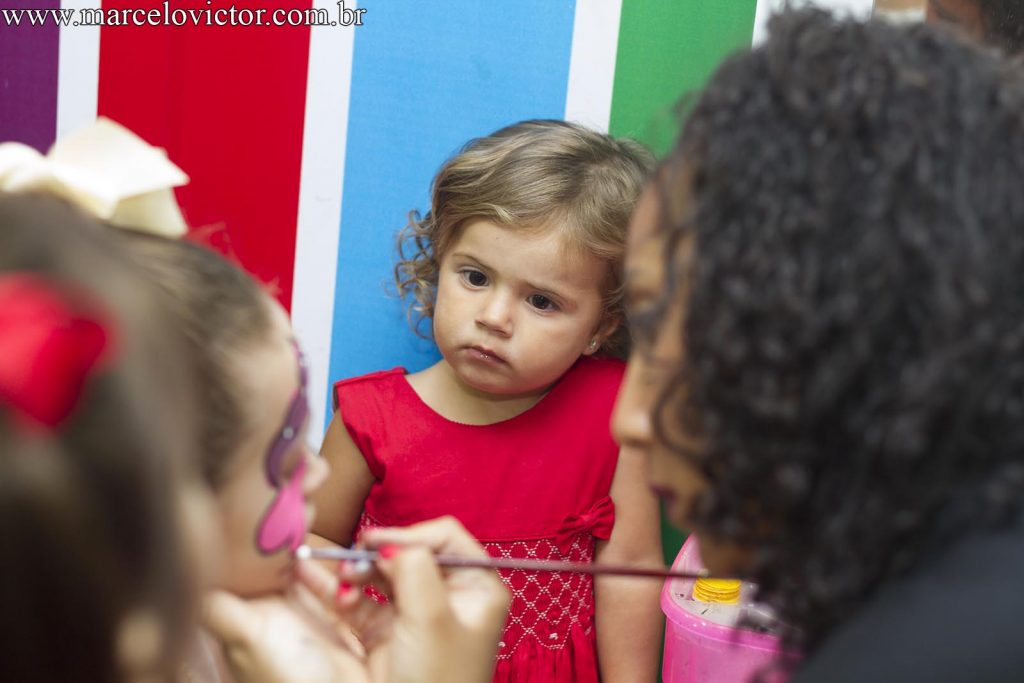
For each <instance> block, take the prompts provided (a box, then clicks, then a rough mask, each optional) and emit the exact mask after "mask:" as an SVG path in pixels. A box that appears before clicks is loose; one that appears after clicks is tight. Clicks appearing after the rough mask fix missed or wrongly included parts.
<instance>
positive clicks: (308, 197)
mask: <svg viewBox="0 0 1024 683" xmlns="http://www.w3.org/2000/svg"><path fill="white" fill-rule="evenodd" d="M355 6H356V3H355V2H352V1H351V0H349V1H348V2H346V3H345V7H346V8H349V9H352V8H354V7H355ZM313 7H314V9H318V8H324V9H326V10H327V11H328V12H329V13H330V14H331V16H337V14H338V4H337V2H336V0H315V1H314V3H313ZM354 40H355V29H354V28H353V27H341V26H337V27H335V26H323V27H313V28H312V29H311V34H310V41H309V76H308V81H307V84H306V119H305V126H304V129H303V139H302V176H301V182H300V186H299V216H298V228H297V235H296V240H295V279H294V289H293V291H292V326H293V328H294V329H295V335H296V337H297V338H298V339H299V340H300V342H301V343H302V348H303V350H304V351H305V354H306V358H307V361H308V363H309V404H310V426H311V429H310V441H311V444H312V445H313V446H314V447H315V448H316V449H317V450H319V448H320V439H321V437H322V436H323V432H322V431H321V430H322V428H323V426H324V417H325V415H324V408H325V405H326V403H325V402H326V400H327V391H328V376H327V375H328V372H329V370H330V360H331V328H332V325H333V322H334V288H335V286H336V284H337V279H336V275H337V270H338V238H339V230H338V228H339V226H340V221H341V192H342V183H343V181H344V175H345V146H346V142H347V138H348V109H349V107H348V104H349V93H350V90H351V84H352V50H353V44H354Z"/></svg>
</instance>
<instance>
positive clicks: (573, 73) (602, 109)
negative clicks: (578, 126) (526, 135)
mask: <svg viewBox="0 0 1024 683" xmlns="http://www.w3.org/2000/svg"><path fill="white" fill-rule="evenodd" d="M621 15H622V0H576V14H575V17H574V18H573V30H572V55H571V57H570V59H569V88H568V91H567V92H566V96H565V120H566V121H576V122H577V123H582V124H585V125H587V126H590V127H592V128H596V129H597V130H600V131H602V132H604V131H607V130H608V122H609V120H610V119H611V114H612V84H613V83H614V81H615V57H616V53H617V51H618V46H619V18H620V16H621Z"/></svg>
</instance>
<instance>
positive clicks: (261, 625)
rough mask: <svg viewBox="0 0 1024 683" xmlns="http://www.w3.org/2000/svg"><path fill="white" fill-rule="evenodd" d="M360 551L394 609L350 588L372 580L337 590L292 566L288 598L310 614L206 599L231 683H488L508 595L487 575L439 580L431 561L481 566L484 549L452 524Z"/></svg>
mask: <svg viewBox="0 0 1024 683" xmlns="http://www.w3.org/2000/svg"><path fill="white" fill-rule="evenodd" d="M363 541H364V543H365V544H366V545H368V546H370V547H377V548H380V549H381V550H382V552H381V558H380V559H379V560H378V561H377V563H376V567H375V572H374V573H375V574H376V576H375V581H383V582H384V584H386V585H385V586H384V588H385V589H386V590H387V591H388V593H389V594H390V595H391V596H392V600H391V602H390V603H387V604H378V603H376V602H374V601H373V600H371V599H370V598H369V597H367V596H366V595H364V594H363V593H362V591H360V590H359V589H358V588H356V587H355V585H354V584H355V583H357V582H361V581H365V580H366V579H367V578H368V577H365V576H356V575H352V574H351V572H349V573H347V574H346V575H345V576H343V581H345V582H346V584H345V585H343V586H342V589H341V590H339V583H338V578H337V577H336V576H335V575H334V574H333V573H332V572H330V571H329V570H327V569H326V568H325V567H323V566H321V565H319V564H318V563H316V562H310V561H302V562H299V563H298V564H297V571H296V575H297V577H298V579H299V582H300V584H301V585H300V586H298V587H297V588H296V589H295V591H293V592H294V593H295V594H296V595H295V596H292V598H294V597H296V596H298V597H303V596H304V599H305V602H307V603H309V604H302V601H299V602H297V601H296V600H295V599H283V598H280V597H275V598H266V599H260V600H253V601H243V600H240V599H238V598H236V597H234V596H231V595H227V594H223V593H218V594H215V595H213V596H212V597H211V598H210V600H209V601H208V607H207V610H206V614H205V615H204V616H205V618H204V621H205V623H206V626H207V628H208V629H209V630H210V631H211V632H212V633H213V634H214V635H215V636H216V637H217V638H218V639H219V640H220V641H221V642H222V643H223V645H224V649H225V653H226V656H227V659H228V661H229V663H230V666H231V668H232V672H233V673H234V675H235V677H236V680H237V681H239V683H277V682H279V681H320V680H331V681H336V682H338V683H348V682H350V681H352V682H358V683H363V682H364V681H370V682H372V683H428V682H429V683H435V682H437V681H445V682H446V683H487V682H488V681H490V680H491V677H492V675H493V671H494V664H495V655H496V652H497V647H498V639H499V637H500V636H501V631H502V628H503V626H504V624H505V619H506V617H507V612H508V603H509V595H508V592H507V591H506V589H505V587H504V586H503V585H502V583H501V581H500V579H498V576H497V574H495V573H494V572H493V571H490V570H486V569H468V568H466V569H462V568H460V569H456V570H453V571H451V572H449V573H442V571H441V569H440V568H439V567H438V566H437V563H436V562H435V561H434V557H433V556H434V553H451V554H459V555H466V556H477V557H486V553H485V552H484V550H483V548H482V547H481V546H480V544H479V543H477V542H476V541H475V540H474V539H473V537H472V536H470V534H469V532H467V531H466V530H465V528H463V527H462V525H461V524H459V523H458V522H457V521H455V520H454V519H451V518H443V519H439V520H433V521H430V522H424V523H422V524H417V525H415V526H412V527H408V528H403V529H375V530H372V531H370V530H368V531H367V532H366V533H365V534H364V537H363ZM348 582H351V583H348ZM314 596H315V597H316V598H317V599H316V600H313V601H312V602H310V600H309V599H310V598H313V597H314ZM352 633H354V634H355V635H356V636H358V638H359V642H354V641H352V640H351V634H352Z"/></svg>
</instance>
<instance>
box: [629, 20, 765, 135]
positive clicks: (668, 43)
mask: <svg viewBox="0 0 1024 683" xmlns="http://www.w3.org/2000/svg"><path fill="white" fill-rule="evenodd" d="M756 7H757V0H623V2H622V18H621V21H620V26H619V46H618V53H617V57H616V63H615V82H614V85H613V88H614V89H613V91H612V111H611V121H610V126H609V129H610V130H611V132H612V134H614V135H626V136H629V137H632V138H636V139H637V140H640V141H641V142H643V143H645V144H647V145H648V146H649V147H650V148H651V149H653V150H654V151H655V152H656V153H657V154H659V155H661V154H664V153H665V152H667V151H668V150H669V149H670V148H671V146H672V143H673V142H674V141H675V136H676V133H677V131H678V124H677V123H676V119H675V116H674V115H673V113H672V112H673V105H674V104H675V103H676V101H678V99H679V97H680V95H682V94H684V93H687V92H693V91H695V90H696V89H698V88H700V87H701V86H702V85H703V84H704V82H705V81H706V79H707V78H708V76H709V75H711V72H712V71H713V70H714V68H715V67H716V66H717V65H718V63H719V62H720V61H721V59H722V57H724V56H725V55H727V54H728V53H730V52H732V51H733V50H735V49H736V48H739V47H745V46H748V45H750V39H751V36H752V35H753V31H754V10H755V9H756Z"/></svg>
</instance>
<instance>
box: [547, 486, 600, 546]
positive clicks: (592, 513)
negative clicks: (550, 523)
mask: <svg viewBox="0 0 1024 683" xmlns="http://www.w3.org/2000/svg"><path fill="white" fill-rule="evenodd" d="M614 526H615V503H613V502H612V499H611V497H610V496H605V497H604V498H601V499H600V500H598V501H597V502H595V503H594V504H593V505H591V506H590V507H589V508H587V509H586V511H584V512H582V513H581V514H578V515H569V516H568V517H566V518H565V521H564V522H562V528H561V529H559V530H558V535H557V536H556V537H555V543H556V544H557V545H558V548H559V550H561V551H562V554H563V555H566V554H568V553H569V549H570V548H572V544H573V541H575V540H576V536H577V535H578V534H582V533H589V534H590V535H591V536H594V537H595V538H600V539H601V540H604V541H607V540H608V539H609V538H611V535H612V527H614Z"/></svg>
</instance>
